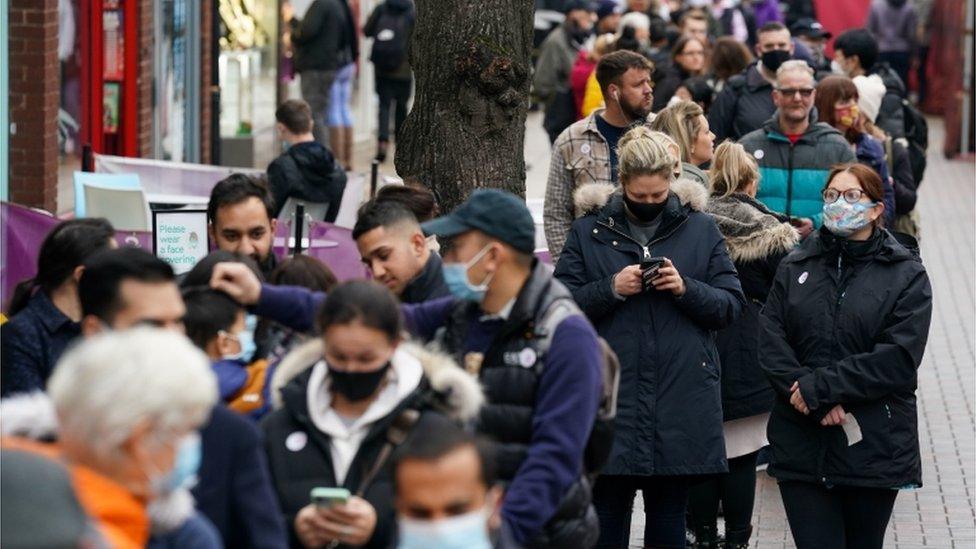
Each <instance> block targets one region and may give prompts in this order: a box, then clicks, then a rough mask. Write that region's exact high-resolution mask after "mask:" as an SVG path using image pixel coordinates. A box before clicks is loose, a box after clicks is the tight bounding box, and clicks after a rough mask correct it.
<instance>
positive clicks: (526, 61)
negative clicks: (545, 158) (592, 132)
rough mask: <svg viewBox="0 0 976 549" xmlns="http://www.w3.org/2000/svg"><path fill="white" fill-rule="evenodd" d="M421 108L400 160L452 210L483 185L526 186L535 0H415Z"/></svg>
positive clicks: (410, 176)
mask: <svg viewBox="0 0 976 549" xmlns="http://www.w3.org/2000/svg"><path fill="white" fill-rule="evenodd" d="M416 5H417V20H416V25H415V27H414V31H413V37H412V38H411V45H410V63H411V65H412V66H413V70H414V75H415V76H416V79H417V87H416V95H415V97H414V103H413V109H412V110H411V111H410V114H409V115H408V116H407V119H406V122H405V123H404V127H403V128H402V129H401V132H400V135H399V136H398V139H397V147H396V168H397V173H398V174H399V175H400V176H401V177H403V179H404V180H417V181H419V182H421V183H423V184H424V185H426V186H427V187H428V188H430V189H431V190H432V191H434V193H435V195H436V196H437V198H438V201H439V203H440V207H441V210H442V211H445V212H446V211H450V210H451V209H453V208H454V207H455V206H457V205H458V204H460V203H461V202H463V201H464V200H465V198H467V196H468V194H469V193H470V192H471V191H472V190H474V189H475V188H480V187H493V188H500V189H505V190H507V191H511V192H513V193H516V194H518V195H520V196H525V158H524V154H525V153H524V149H523V141H524V139H525V115H526V110H527V107H528V94H529V77H530V72H531V69H530V64H531V61H530V54H531V50H532V12H533V2H532V0H487V1H486V0H416Z"/></svg>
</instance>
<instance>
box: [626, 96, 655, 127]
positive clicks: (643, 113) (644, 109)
mask: <svg viewBox="0 0 976 549" xmlns="http://www.w3.org/2000/svg"><path fill="white" fill-rule="evenodd" d="M652 104H653V102H648V103H647V104H646V105H645V104H644V102H643V101H641V102H639V103H637V104H636V105H631V104H628V103H623V102H621V103H620V111H621V112H622V113H624V116H626V117H627V118H628V119H629V120H630V121H631V122H636V121H638V120H644V119H645V118H647V115H649V114H651V105H652Z"/></svg>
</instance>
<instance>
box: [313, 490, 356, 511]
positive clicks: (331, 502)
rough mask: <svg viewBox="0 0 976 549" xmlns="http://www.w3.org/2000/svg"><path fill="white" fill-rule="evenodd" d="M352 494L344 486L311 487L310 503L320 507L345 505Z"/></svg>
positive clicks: (327, 507)
mask: <svg viewBox="0 0 976 549" xmlns="http://www.w3.org/2000/svg"><path fill="white" fill-rule="evenodd" d="M351 495H352V494H350V493H349V490H347V489H345V488H322V487H319V488H312V493H311V498H312V503H313V504H314V505H315V506H316V507H318V508H320V509H329V508H331V507H335V506H336V505H345V504H346V503H347V502H348V501H349V497H350V496H351Z"/></svg>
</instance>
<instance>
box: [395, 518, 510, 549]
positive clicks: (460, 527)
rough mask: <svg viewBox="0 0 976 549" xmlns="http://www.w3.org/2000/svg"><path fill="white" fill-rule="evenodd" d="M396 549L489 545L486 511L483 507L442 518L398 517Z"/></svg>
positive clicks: (460, 548)
mask: <svg viewBox="0 0 976 549" xmlns="http://www.w3.org/2000/svg"><path fill="white" fill-rule="evenodd" d="M397 524H398V525H399V530H400V539H399V542H398V543H397V547H398V548H399V549H490V548H491V541H490V540H489V539H488V515H487V514H486V513H485V511H484V510H483V509H478V510H475V511H472V512H470V513H465V514H463V515H458V516H456V517H450V518H446V519H441V520H433V521H429V520H417V519H411V518H406V517H400V518H399V519H398V520H397Z"/></svg>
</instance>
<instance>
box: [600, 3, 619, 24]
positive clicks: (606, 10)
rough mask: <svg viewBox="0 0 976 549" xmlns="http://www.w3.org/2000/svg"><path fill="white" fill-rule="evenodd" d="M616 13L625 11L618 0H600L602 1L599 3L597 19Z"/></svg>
mask: <svg viewBox="0 0 976 549" xmlns="http://www.w3.org/2000/svg"><path fill="white" fill-rule="evenodd" d="M614 13H623V9H622V8H621V7H620V4H618V3H617V2H616V0H600V2H599V3H597V6H596V18H597V19H603V18H604V17H608V16H610V15H613V14H614Z"/></svg>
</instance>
